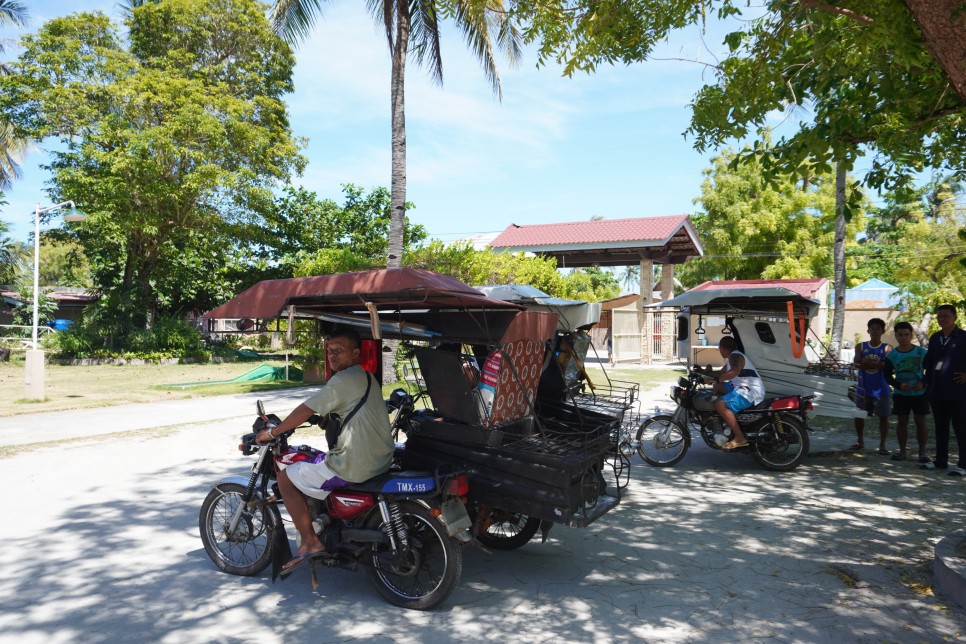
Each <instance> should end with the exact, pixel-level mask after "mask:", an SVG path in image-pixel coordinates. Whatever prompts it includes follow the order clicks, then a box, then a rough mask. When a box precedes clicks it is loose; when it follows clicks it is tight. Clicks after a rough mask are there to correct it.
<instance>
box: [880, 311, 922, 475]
mask: <svg viewBox="0 0 966 644" xmlns="http://www.w3.org/2000/svg"><path fill="white" fill-rule="evenodd" d="M895 333H896V342H897V343H898V344H897V346H896V348H895V349H893V350H892V351H890V352H889V355H887V356H886V380H888V381H889V384H890V385H892V388H893V392H892V413H893V415H894V416H895V417H896V440H897V441H898V442H899V451H898V452H896V453H895V454H893V455H892V460H894V461H904V460H906V459H907V458H909V457H908V455H907V453H906V444H907V442H908V438H909V414H912V415H913V417H914V418H915V423H916V442H917V443H918V444H919V462H920V463H928V462H929V457H928V456H926V438H927V436H928V434H927V431H926V416H928V415H929V401H928V400H927V399H926V383H925V380H924V379H923V368H922V364H923V360H924V359H925V357H926V350H925V349H924V348H922V347H919V346H915V345H914V344H912V325H911V324H909V323H908V322H899V323H897V324H896V326H895Z"/></svg>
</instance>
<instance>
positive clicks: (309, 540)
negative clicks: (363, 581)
mask: <svg viewBox="0 0 966 644" xmlns="http://www.w3.org/2000/svg"><path fill="white" fill-rule="evenodd" d="M325 349H326V355H327V356H328V359H329V366H330V367H331V368H332V371H333V372H335V375H333V376H332V378H330V379H329V382H328V383H327V384H326V385H325V387H323V388H322V390H321V391H319V392H318V393H317V394H315V395H314V396H312V397H310V398H309V399H308V400H306V401H305V402H304V403H302V404H301V405H299V406H298V407H296V408H295V410H294V411H292V413H291V414H289V415H288V416H287V417H286V418H285V420H283V421H282V422H281V423H279V424H278V425H277V426H275V427H269V428H267V429H263V430H262V431H261V432H259V434H258V436H257V437H256V441H257V442H259V443H266V442H268V441H270V440H272V439H274V438H276V437H278V436H281V435H282V434H284V433H285V432H287V431H289V430H294V429H295V428H297V427H299V426H300V425H302V423H304V422H305V421H307V420H308V419H309V417H310V416H312V414H315V413H318V414H328V413H330V412H334V413H336V414H338V415H339V417H340V418H346V417H347V416H348V415H349V413H350V412H352V410H353V409H355V407H356V405H358V404H359V402H360V401H361V400H362V398H363V396H365V402H364V403H363V404H362V406H361V407H360V408H359V410H358V411H357V412H356V413H355V414H354V415H353V416H352V418H350V419H349V422H348V423H346V424H345V425H344V426H343V428H342V433H341V434H340V435H339V439H338V441H337V442H336V445H335V447H334V448H333V449H332V450H330V451H329V452H328V453H327V454H326V455H325V457H324V459H320V460H318V462H315V461H299V462H296V463H293V464H292V465H289V466H288V467H287V468H285V469H284V470H282V471H281V472H279V474H278V488H279V491H280V492H281V494H282V501H284V503H285V508H286V509H287V510H288V513H289V514H290V515H291V517H292V523H293V524H295V529H296V530H298V532H299V536H300V537H301V545H300V546H299V549H298V551H297V552H296V553H295V556H294V557H293V558H292V560H291V561H289V562H288V563H286V564H285V565H284V566H282V574H283V575H288V574H289V573H291V572H292V571H293V570H294V569H295V568H296V567H298V566H299V565H300V564H302V563H303V562H305V561H308V560H309V559H310V558H311V557H312V556H313V555H316V554H318V553H320V552H323V551H324V549H325V548H324V547H323V545H322V542H321V540H320V539H319V537H318V535H317V534H315V530H314V529H313V528H312V516H311V514H310V513H309V506H308V502H307V501H306V500H305V495H309V496H312V497H314V498H317V499H324V498H325V497H326V496H328V495H329V492H330V491H331V490H333V489H335V488H337V487H340V486H343V485H346V484H347V483H360V482H362V481H365V480H367V479H370V478H372V477H373V476H376V475H377V474H381V473H383V472H385V471H386V470H388V469H389V465H390V463H391V462H392V454H393V450H394V449H395V445H394V443H393V440H392V430H391V429H390V427H389V414H388V413H386V404H385V402H384V401H383V400H382V390H381V389H380V387H379V383H378V382H376V380H375V378H374V377H372V376H370V375H369V374H368V373H366V372H365V370H363V368H362V366H361V365H360V364H359V363H360V359H361V351H362V350H361V341H360V339H359V334H358V333H356V332H355V331H353V330H351V329H345V330H341V331H338V332H336V333H333V334H332V335H330V336H329V337H328V338H327V339H326V342H325ZM367 387H368V388H369V393H368V395H367V394H366V388H367Z"/></svg>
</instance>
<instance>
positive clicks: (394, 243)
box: [386, 2, 410, 268]
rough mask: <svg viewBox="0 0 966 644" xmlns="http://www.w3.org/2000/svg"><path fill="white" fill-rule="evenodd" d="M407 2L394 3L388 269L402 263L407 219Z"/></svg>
mask: <svg viewBox="0 0 966 644" xmlns="http://www.w3.org/2000/svg"><path fill="white" fill-rule="evenodd" d="M409 26H410V25H409V4H408V3H407V2H396V41H395V43H393V44H394V46H393V51H392V88H391V100H392V180H391V184H390V193H391V196H390V200H389V203H390V206H389V207H390V213H389V253H388V255H387V256H386V267H387V268H398V267H400V266H402V254H403V225H404V223H405V221H406V56H407V55H408V52H409Z"/></svg>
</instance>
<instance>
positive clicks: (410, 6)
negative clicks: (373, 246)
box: [270, 0, 522, 268]
mask: <svg viewBox="0 0 966 644" xmlns="http://www.w3.org/2000/svg"><path fill="white" fill-rule="evenodd" d="M367 2H368V5H369V10H370V12H371V13H372V15H373V17H374V18H375V20H376V21H377V22H378V23H381V24H382V25H383V26H384V27H385V30H386V39H387V41H388V43H389V54H390V59H391V61H392V74H391V80H390V83H391V87H390V90H391V99H390V102H391V114H392V116H391V118H392V177H391V183H390V219H389V222H390V224H389V253H388V256H387V258H386V266H388V267H390V268H393V267H398V266H401V265H402V253H403V224H404V223H405V220H406V61H407V58H408V56H409V53H410V51H412V53H413V57H414V59H415V61H416V62H417V63H418V64H425V65H426V66H427V67H428V68H429V73H430V77H431V78H432V79H433V80H434V81H436V82H437V83H440V84H442V82H443V60H442V57H441V54H440V48H439V14H438V11H437V4H436V0H423V1H421V2H414V3H409V2H406V1H405V0H367ZM323 3H324V0H275V4H274V6H273V7H272V11H271V18H270V19H271V21H272V24H273V25H274V27H275V30H276V31H277V32H279V33H280V34H281V35H282V37H284V38H285V39H286V40H288V41H289V42H298V41H301V40H304V39H305V38H306V37H307V36H308V34H309V32H310V31H311V29H312V26H313V25H314V23H315V19H316V17H317V16H319V15H321V12H322V5H323ZM454 5H455V6H454V7H453V13H452V16H453V19H454V20H455V21H456V25H457V26H458V27H459V29H460V31H461V32H462V33H463V38H464V40H465V41H466V44H467V46H468V47H469V48H470V50H471V51H472V52H473V54H474V55H475V56H476V57H477V58H478V59H479V60H480V62H481V64H482V65H483V72H484V74H485V75H486V78H487V79H488V80H489V81H490V84H491V85H492V87H493V92H494V93H495V94H496V95H497V97H498V98H500V99H502V98H503V93H502V89H501V86H500V75H499V73H498V71H497V68H496V60H495V58H494V45H495V46H496V47H498V48H499V49H501V50H502V51H503V52H504V54H505V55H506V56H507V59H508V60H509V61H510V63H511V64H516V63H517V61H519V59H520V53H521V48H522V45H521V43H522V38H521V35H520V32H519V31H518V30H517V28H516V26H515V25H514V24H513V23H512V22H511V21H510V19H509V16H508V14H507V12H506V11H505V10H504V5H503V0H454Z"/></svg>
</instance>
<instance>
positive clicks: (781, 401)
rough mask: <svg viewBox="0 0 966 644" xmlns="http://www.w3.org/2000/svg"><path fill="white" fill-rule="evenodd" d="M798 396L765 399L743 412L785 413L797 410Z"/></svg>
mask: <svg viewBox="0 0 966 644" xmlns="http://www.w3.org/2000/svg"><path fill="white" fill-rule="evenodd" d="M798 407H799V404H798V396H778V397H776V398H765V399H764V400H762V401H761V402H760V403H758V404H757V405H754V406H752V407H749V408H748V409H745V410H744V411H746V412H749V411H786V410H794V409H798Z"/></svg>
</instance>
